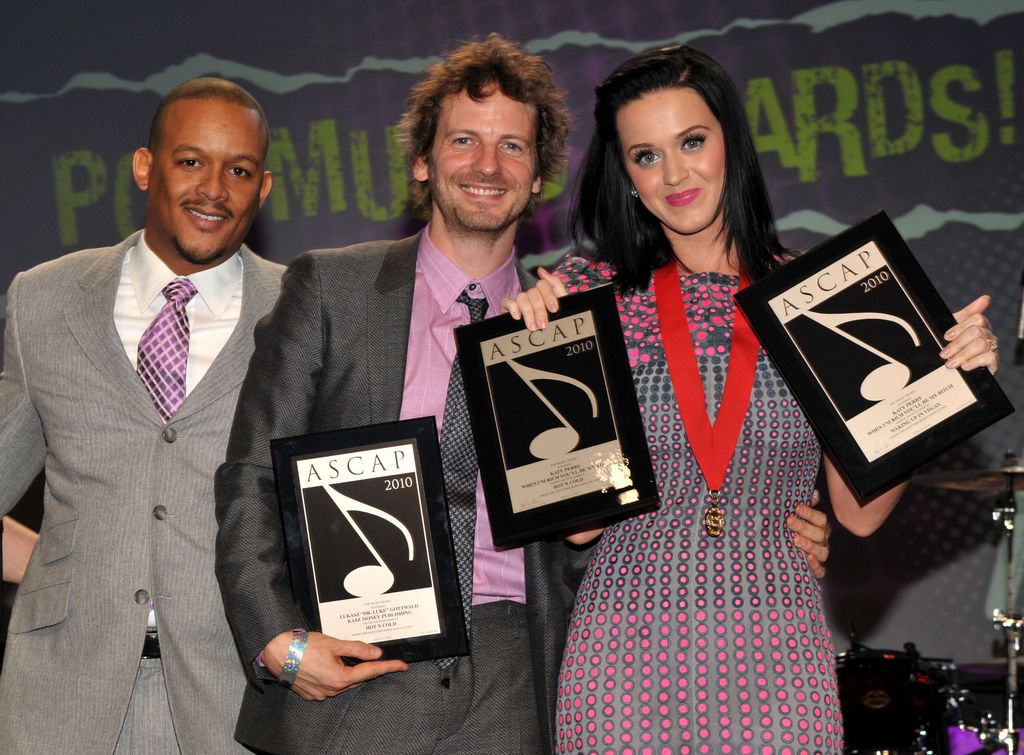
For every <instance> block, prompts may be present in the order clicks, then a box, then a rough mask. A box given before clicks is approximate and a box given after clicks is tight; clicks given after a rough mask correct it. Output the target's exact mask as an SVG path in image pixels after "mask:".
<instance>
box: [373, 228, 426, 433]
mask: <svg viewBox="0 0 1024 755" xmlns="http://www.w3.org/2000/svg"><path fill="white" fill-rule="evenodd" d="M419 243H420V236H419V234H416V235H415V236H410V237H409V238H405V239H402V240H400V241H395V242H393V243H392V244H391V247H390V248H389V249H388V251H387V252H386V253H385V255H384V261H383V263H382V264H381V268H380V272H379V273H378V274H377V280H376V281H375V282H374V295H373V296H370V297H368V298H367V312H366V324H365V327H366V330H365V332H366V334H367V340H366V344H367V348H366V351H365V354H366V361H367V374H368V375H369V376H370V415H371V416H372V417H373V418H374V420H373V421H375V422H390V421H393V420H397V419H398V417H399V414H400V413H401V410H402V393H403V391H404V390H405V360H406V354H407V353H408V350H409V321H410V320H411V319H412V292H413V286H414V285H415V283H416V254H417V251H418V250H419ZM384 339H386V342H385V340H384Z"/></svg>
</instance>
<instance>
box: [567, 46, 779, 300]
mask: <svg viewBox="0 0 1024 755" xmlns="http://www.w3.org/2000/svg"><path fill="white" fill-rule="evenodd" d="M676 87H678V88H689V89H692V90H694V91H695V92H697V94H699V95H700V96H701V97H702V98H703V100H704V102H705V103H706V104H707V106H708V109H710V110H711V112H712V114H713V115H714V116H715V118H716V119H718V122H719V124H721V127H722V133H723V136H724V140H725V185H724V187H723V189H722V197H721V200H720V203H719V208H718V211H719V212H720V213H721V217H722V229H723V233H724V234H725V239H724V241H725V245H726V248H727V249H735V250H736V251H737V254H738V255H739V259H738V262H739V267H740V270H741V272H742V273H743V274H744V275H745V276H747V277H748V278H749V279H750V280H757V279H758V278H761V277H763V276H764V275H765V274H767V273H768V272H769V271H770V270H772V269H773V268H774V267H776V266H777V264H778V262H777V258H778V256H779V255H780V254H782V253H783V251H784V250H783V247H782V244H781V243H780V242H779V237H778V234H777V233H776V231H775V216H774V213H773V212H772V205H771V200H770V199H769V198H768V190H767V188H766V187H765V183H764V177H763V176H762V175H761V166H760V165H759V164H758V161H757V152H756V150H755V149H754V140H753V138H752V137H751V134H750V126H749V125H748V123H747V116H746V112H745V110H744V107H743V102H742V100H741V99H740V96H739V93H738V92H737V91H736V85H735V84H734V83H733V81H732V79H731V78H730V77H729V74H728V73H726V71H725V69H724V68H722V66H721V65H720V64H719V63H718V62H717V61H716V60H714V59H713V58H712V57H710V56H709V55H706V54H704V53H702V52H700V51H699V50H695V49H693V48H692V47H686V46H684V45H676V46H673V47H666V48H663V49H660V50H654V51H652V52H647V53H644V54H643V55H640V56H638V57H635V58H632V59H630V60H627V61H626V62H625V63H623V64H622V65H621V66H619V67H618V68H617V69H615V71H614V72H613V73H612V75H611V76H609V77H608V78H607V79H605V80H604V81H603V82H601V84H599V85H598V86H597V88H596V89H595V90H594V91H595V93H596V95H597V102H596V104H595V105H594V135H593V137H592V138H591V140H590V146H589V148H588V149H587V154H586V157H585V158H584V162H583V168H582V170H581V171H580V174H579V178H578V179H577V185H576V192H575V199H574V201H573V207H572V220H571V224H572V235H573V240H574V242H575V243H576V244H577V245H582V244H583V242H585V241H586V240H588V239H589V240H590V241H591V242H592V243H593V244H594V246H595V247H596V249H597V258H598V259H599V260H603V261H606V262H608V263H609V264H610V265H611V266H612V267H613V268H614V270H615V280H616V283H618V285H619V287H620V288H621V289H623V290H625V291H630V290H634V289H637V288H639V289H645V288H647V287H648V285H649V284H650V280H651V274H652V273H653V271H654V270H656V269H657V268H659V267H661V266H662V265H664V264H666V263H668V262H669V261H670V260H671V259H672V258H673V255H672V247H671V245H670V244H669V241H668V238H667V237H666V236H665V232H664V230H663V229H662V227H661V224H660V223H659V221H658V219H657V218H655V217H654V215H652V214H651V213H650V212H649V211H648V210H647V208H645V207H644V206H643V203H641V202H639V201H637V200H636V199H634V198H633V197H632V196H631V195H630V189H631V188H632V182H631V181H630V179H629V176H628V174H627V173H626V165H625V162H624V161H623V156H622V147H621V145H620V143H619V134H618V130H617V129H616V124H615V118H616V115H617V114H618V112H619V110H620V109H621V108H622V107H623V106H624V105H627V104H628V103H630V102H633V101H634V100H637V99H639V98H640V97H642V96H644V95H646V94H649V93H651V92H658V91H662V90H665V89H672V88H676Z"/></svg>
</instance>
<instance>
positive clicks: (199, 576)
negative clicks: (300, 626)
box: [0, 234, 283, 755]
mask: <svg viewBox="0 0 1024 755" xmlns="http://www.w3.org/2000/svg"><path fill="white" fill-rule="evenodd" d="M137 238H138V234H135V235H133V236H131V237H130V238H128V239H126V240H125V241H124V242H122V243H121V244H120V245H119V246H115V247H109V248H105V249H88V250H85V251H81V252H76V253H74V254H69V255H66V256H64V257H61V258H60V259H57V260H53V261H51V262H47V263H45V264H42V265H40V266H38V267H36V268H34V269H32V270H30V271H28V272H25V273H21V274H20V275H18V276H17V278H15V280H14V283H13V284H12V285H11V288H10V292H9V296H8V308H7V326H6V340H5V342H4V362H5V364H4V372H3V379H2V380H0V470H2V475H3V482H2V484H0V513H2V512H6V511H8V510H10V508H11V507H12V506H13V505H14V504H15V503H16V502H17V501H18V499H19V498H20V497H21V495H22V494H23V492H24V491H25V489H26V487H27V486H28V485H29V483H30V482H31V481H32V480H33V478H34V477H35V476H36V475H37V474H38V473H39V470H40V469H43V468H45V472H46V487H45V492H44V513H43V522H42V526H41V528H40V538H39V543H38V545H37V547H36V549H35V551H34V552H33V554H32V559H31V562H30V563H29V567H28V573H27V574H26V576H25V579H24V581H23V582H22V584H21V587H20V588H19V590H18V596H17V600H16V602H15V604H14V610H13V615H12V617H11V623H10V628H9V635H8V641H7V650H6V657H5V659H4V668H3V674H2V676H0V752H6V753H27V752H54V753H58V752H83V753H110V752H112V751H113V749H114V746H115V743H116V742H117V738H118V734H119V732H120V729H121V724H122V722H123V719H124V715H125V711H126V709H127V706H128V701H129V698H130V696H131V692H132V685H133V683H134V681H135V675H136V671H137V670H138V666H139V657H140V655H141V651H142V641H143V638H144V635H145V631H146V617H147V613H148V608H147V603H148V601H149V599H150V597H152V598H153V600H154V601H155V603H156V609H157V622H158V626H159V631H160V645H161V652H162V657H163V666H164V674H165V678H166V685H167V693H168V696H169V700H170V706H171V712H172V716H173V719H174V728H175V730H176V733H177V737H178V741H179V743H180V745H181V749H182V752H183V753H204V755H205V754H206V753H227V752H239V751H241V748H239V747H238V745H237V743H235V742H234V741H233V739H232V729H233V724H234V721H235V719H236V715H237V711H238V707H239V704H240V702H241V698H242V691H243V689H244V687H245V675H244V673H243V670H242V666H241V663H240V661H239V658H238V655H237V653H236V652H235V649H234V646H233V643H232V641H231V634H230V630H229V629H228V625H227V621H226V620H225V616H224V609H223V606H222V604H221V601H220V592H219V590H218V589H217V582H216V578H215V576H214V570H213V561H214V539H215V533H216V521H215V518H214V512H213V472H214V470H215V469H216V468H217V465H218V464H219V463H220V462H221V461H223V458H224V449H225V447H226V445H227V435H228V429H229V426H230V422H231V416H232V414H233V413H234V408H235V401H236V399H237V395H238V389H239V386H240V384H241V381H242V377H243V376H244V374H245V366H246V364H247V363H248V361H249V356H250V355H251V353H252V330H253V327H254V326H255V323H256V321H257V320H258V319H259V318H260V317H261V316H262V315H263V314H265V313H266V312H267V311H268V310H269V309H270V306H271V305H272V304H273V302H274V300H275V298H276V296H277V292H278V290H279V286H280V276H281V273H282V271H283V268H282V267H281V266H280V265H276V264H274V263H271V262H267V261H265V260H262V259H260V258H259V257H257V256H256V255H254V254H253V253H252V252H250V251H248V250H247V249H243V250H242V251H241V254H242V256H243V261H244V277H243V297H242V313H241V319H240V320H239V323H238V326H237V327H236V328H235V330H234V332H233V333H232V335H231V337H230V339H229V340H228V342H227V344H226V345H225V346H224V348H223V350H222V351H221V353H220V354H219V356H218V357H217V358H216V360H215V361H214V362H213V364H212V366H211V367H210V370H209V372H208V373H207V374H206V376H205V377H204V378H203V379H202V381H200V383H199V384H198V385H197V386H196V387H195V389H194V390H193V391H192V392H191V393H190V394H189V396H188V398H187V399H186V400H185V402H184V403H183V404H182V406H181V409H180V411H179V412H178V414H177V415H176V416H175V417H174V419H173V420H172V422H171V423H170V424H169V425H167V426H166V427H165V425H164V423H163V421H162V420H161V419H160V416H159V415H158V414H157V411H156V409H155V408H154V407H153V404H152V402H151V401H150V398H149V396H148V394H147V393H146V391H145V389H144V388H143V386H142V383H141V381H140V380H139V378H138V376H137V375H136V374H135V372H134V370H133V369H132V366H131V362H130V360H129V359H128V357H127V355H126V354H125V352H124V348H123V346H122V345H121V341H120V338H119V337H118V334H117V330H116V328H115V327H114V320H113V308H114V298H115V295H116V292H117V287H118V282H119V279H120V273H121V262H122V260H123V258H124V254H125V253H126V252H127V250H128V249H129V248H130V247H131V246H133V245H134V244H135V242H136V239H137Z"/></svg>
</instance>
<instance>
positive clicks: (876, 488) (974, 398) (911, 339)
mask: <svg viewBox="0 0 1024 755" xmlns="http://www.w3.org/2000/svg"><path fill="white" fill-rule="evenodd" d="M736 300H737V302H738V303H739V305H740V307H741V308H742V309H743V311H744V313H745V314H746V316H747V317H748V319H749V320H750V323H751V325H752V326H753V328H754V330H755V332H756V333H757V335H758V337H759V338H760V340H761V343H762V345H763V346H764V348H765V350H766V351H767V352H768V354H769V356H771V358H772V360H773V361H774V362H775V364H776V366H777V367H778V369H779V371H780V372H781V373H782V376H783V377H784V378H785V380H786V383H787V384H788V385H789V387H790V388H791V389H792V391H793V393H794V395H795V396H796V398H797V400H798V401H799V402H800V404H801V406H802V407H803V409H804V412H805V413H806V415H807V417H808V419H809V420H810V422H811V424H812V425H813V426H814V429H815V431H816V432H817V435H818V438H819V440H820V441H821V442H822V444H823V445H824V446H825V448H826V450H827V451H828V453H829V455H830V456H831V458H832V459H833V461H834V462H835V463H836V465H837V466H838V468H839V469H840V471H841V472H842V473H843V475H844V476H845V477H846V480H847V482H848V483H849V484H850V486H851V487H852V488H853V490H854V491H856V493H857V495H858V496H860V497H861V498H862V499H864V498H869V497H871V496H873V495H875V494H877V493H879V492H881V491H883V490H885V489H887V488H889V487H891V486H892V485H894V484H895V483H897V482H898V481H900V480H902V479H904V478H906V477H908V476H909V475H910V474H911V473H912V472H913V471H914V470H915V469H916V468H917V467H919V466H920V465H921V464H923V463H924V462H926V461H928V460H929V459H931V458H932V457H934V456H936V455H938V454H939V453H942V452H943V451H945V450H947V449H949V448H951V447H953V446H954V445H956V444H958V443H960V442H961V441H963V440H965V439H966V438H968V437H969V436H971V435H973V434H975V433H977V432H978V431H980V430H982V429H983V428H985V427H987V426H988V425H990V424H992V423H994V422H996V421H997V420H999V419H1002V418H1003V417H1005V416H1006V415H1007V414H1009V413H1011V412H1012V411H1013V406H1012V405H1011V404H1010V402H1009V400H1008V399H1007V398H1006V395H1005V394H1004V393H1003V391H1002V389H1001V388H1000V387H999V384H998V383H997V382H996V381H995V379H994V378H993V377H992V375H991V374H990V373H989V372H988V370H986V369H975V370H971V371H970V372H965V371H963V370H955V371H954V370H948V369H947V368H945V367H944V366H943V360H942V358H941V357H939V356H938V352H939V351H940V350H941V349H942V348H943V347H944V345H945V341H944V339H943V337H942V334H943V333H945V332H946V331H947V330H948V329H949V328H950V327H952V326H953V325H954V324H955V320H954V319H953V315H952V313H951V312H950V310H949V308H948V307H947V306H946V305H945V303H944V302H943V301H942V298H941V297H940V296H939V293H938V292H937V291H936V290H935V287H934V286H933V285H932V283H931V281H930V280H929V279H928V277H927V276H926V275H925V273H924V270H922V269H921V266H920V265H919V264H918V262H917V260H916V259H914V256H913V254H912V253H911V251H910V249H909V247H908V246H907V244H906V242H905V241H904V240H903V238H902V236H900V234H899V232H898V231H897V230H896V227H895V226H894V225H893V224H892V221H890V220H889V217H888V216H887V215H886V214H885V212H881V211H880V212H878V213H876V214H874V215H872V216H870V217H868V218H867V219H865V220H863V221H862V222H860V223H858V224H856V225H854V226H852V227H850V228H848V229H847V230H845V231H843V232H842V233H840V234H839V235H837V236H835V237H833V238H831V239H828V240H827V241H825V242H823V243H821V244H819V245H818V246H816V247H814V248H813V249H812V250H810V251H809V252H807V253H805V254H803V255H801V256H799V257H797V258H796V259H794V260H793V261H791V262H789V263H788V264H786V265H785V266H783V267H782V268H781V269H779V270H777V271H775V272H773V273H772V274H771V275H769V276H767V277H765V278H763V279H762V280H760V281H758V282H757V283H755V284H753V285H751V286H748V287H747V288H745V289H744V290H742V291H740V292H739V293H738V294H737V295H736ZM869 308H870V309H869ZM857 315H860V317H856V316H857ZM851 344H852V346H851ZM886 365H890V366H886ZM891 365H901V366H902V367H900V366H891ZM903 369H906V370H907V371H908V372H909V374H908V375H907V380H908V382H906V383H904V384H903V386H902V387H900V384H901V383H902V377H903V372H902V370H903ZM940 370H942V371H940ZM887 392H888V394H887ZM867 394H870V395H871V397H870V398H869V397H868V395H867Z"/></svg>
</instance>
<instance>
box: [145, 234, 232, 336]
mask: <svg viewBox="0 0 1024 755" xmlns="http://www.w3.org/2000/svg"><path fill="white" fill-rule="evenodd" d="M126 264H127V265H128V275H129V278H130V280H131V283H132V287H133V288H134V289H135V301H136V303H137V304H138V306H139V311H140V312H145V311H146V310H147V309H148V308H149V306H150V305H151V304H152V303H153V302H154V301H155V300H156V298H157V297H158V296H159V295H160V292H161V291H162V290H163V288H164V286H166V285H167V284H168V283H170V282H171V281H172V280H174V279H175V278H179V277H182V276H178V275H175V274H174V272H173V271H172V270H171V269H170V268H169V267H167V265H165V264H164V262H163V260H161V259H160V258H159V257H157V256H156V253H155V252H154V251H153V250H152V249H150V247H149V245H148V244H147V243H146V234H145V232H143V234H142V235H141V236H139V240H138V243H136V245H135V247H134V248H133V249H132V250H131V251H130V252H129V258H128V260H127V262H126ZM184 277H187V278H188V279H189V280H191V281H192V284H193V285H194V286H195V287H196V291H198V297H199V299H200V300H201V301H202V302H203V303H204V304H205V305H206V306H207V308H208V309H209V310H210V312H211V313H212V314H213V316H214V317H218V318H219V317H221V316H222V315H223V314H224V312H225V310H227V308H228V305H229V304H231V298H232V297H233V296H234V294H235V290H236V289H237V288H238V284H239V282H240V281H241V280H242V255H240V254H238V253H237V252H236V253H235V254H232V255H231V257H229V258H228V259H227V260H225V261H224V262H222V263H221V264H219V265H216V266H214V267H211V268H209V269H207V270H201V271H200V272H198V273H192V274H191V275H188V276H184Z"/></svg>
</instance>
